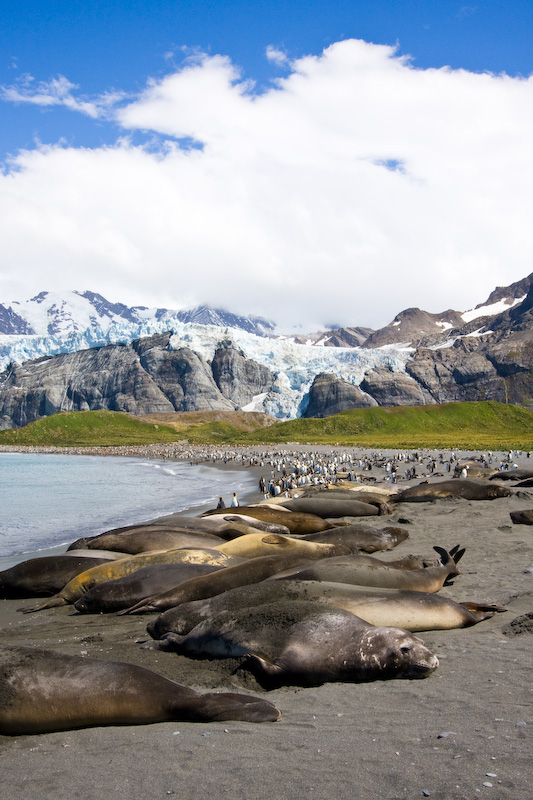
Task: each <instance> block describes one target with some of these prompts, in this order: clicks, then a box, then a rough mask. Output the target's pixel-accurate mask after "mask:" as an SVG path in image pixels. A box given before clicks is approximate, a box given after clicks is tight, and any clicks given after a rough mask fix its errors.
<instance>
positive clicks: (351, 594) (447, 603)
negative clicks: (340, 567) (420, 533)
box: [147, 579, 505, 639]
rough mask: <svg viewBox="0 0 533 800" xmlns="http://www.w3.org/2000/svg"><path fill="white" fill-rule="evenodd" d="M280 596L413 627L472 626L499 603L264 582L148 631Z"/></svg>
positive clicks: (178, 627)
mask: <svg viewBox="0 0 533 800" xmlns="http://www.w3.org/2000/svg"><path fill="white" fill-rule="evenodd" d="M280 601H284V602H286V603H287V607H289V604H290V603H295V602H320V603H324V604H325V605H327V606H330V607H332V608H337V609H343V610H344V611H349V612H350V613H351V614H355V615H356V616H358V617H360V618H361V619H364V620H365V621H366V622H369V623H370V624H371V625H376V626H379V627H381V626H393V627H397V628H404V629H405V630H408V631H411V632H418V631H428V630H450V629H452V628H466V627H470V626H471V625H476V624H477V623H478V622H481V621H482V620H485V619H490V618H491V617H493V616H494V614H496V613H497V612H498V611H505V609H504V608H502V607H501V606H496V605H482V604H477V603H456V602H455V601H454V600H451V599H449V598H447V597H442V596H440V595H437V594H432V593H425V592H411V591H401V590H397V589H373V588H371V587H362V586H353V585H352V584H342V583H330V582H318V581H293V580H289V579H287V580H284V581H276V582H274V581H263V582H261V583H258V584H255V585H253V586H242V587H239V588H236V589H231V590H229V591H227V592H224V594H221V595H217V596H216V597H210V598H206V599H205V600H197V601H195V602H192V603H183V604H182V605H180V606H178V607H176V608H171V609H169V610H168V611H165V612H164V613H163V614H160V615H159V617H157V618H156V619H155V620H151V621H150V623H149V624H148V626H147V630H148V633H149V634H150V636H152V638H154V639H161V638H162V637H164V636H165V635H166V634H167V633H177V634H179V635H181V636H184V635H186V634H187V633H190V631H191V630H192V629H193V628H194V627H196V625H198V624H199V623H200V622H203V621H204V620H206V619H212V618H214V617H216V616H217V615H218V614H221V613H223V612H224V613H239V612H240V610H241V609H243V608H252V607H257V606H262V605H270V604H272V603H279V602H280Z"/></svg>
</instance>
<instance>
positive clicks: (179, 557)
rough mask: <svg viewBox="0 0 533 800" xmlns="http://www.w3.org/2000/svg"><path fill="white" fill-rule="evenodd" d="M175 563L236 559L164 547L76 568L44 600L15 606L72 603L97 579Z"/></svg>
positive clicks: (31, 608)
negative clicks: (58, 589) (75, 573)
mask: <svg viewBox="0 0 533 800" xmlns="http://www.w3.org/2000/svg"><path fill="white" fill-rule="evenodd" d="M178 563H184V564H186V563H188V564H214V565H219V566H227V565H229V564H232V563H233V564H235V563H236V559H234V558H233V557H231V556H227V555H225V553H220V552H218V550H167V551H165V552H164V553H143V554H141V555H138V556H130V557H129V558H123V559H120V560H119V561H106V562H105V563H104V564H98V566H96V567H92V568H91V569H87V570H85V571H84V572H80V573H79V575H76V577H74V578H72V580H70V581H69V582H68V583H67V584H65V586H63V588H62V589H61V591H60V592H58V593H57V594H55V595H54V596H53V597H50V598H49V599H48V600H44V601H43V602H42V603H38V604H37V605H34V606H27V607H26V608H19V609H18V610H19V611H22V612H23V613H24V614H28V613H30V612H32V611H42V609H43V608H53V607H54V606H64V605H68V604H69V603H75V602H76V600H78V599H79V598H80V597H82V595H84V594H85V592H87V591H89V589H91V588H92V587H93V586H96V584H97V583H103V582H104V581H110V580H114V579H115V578H123V577H124V576H125V575H131V574H132V573H133V572H136V570H138V569H142V567H147V566H150V564H178Z"/></svg>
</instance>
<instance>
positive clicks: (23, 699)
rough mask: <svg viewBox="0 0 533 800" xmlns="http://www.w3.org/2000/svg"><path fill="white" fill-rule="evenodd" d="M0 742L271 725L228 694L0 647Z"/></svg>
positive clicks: (133, 670)
mask: <svg viewBox="0 0 533 800" xmlns="http://www.w3.org/2000/svg"><path fill="white" fill-rule="evenodd" d="M0 695H1V697H2V703H1V705H0V734H4V735H6V734H7V735H20V734H34V733H49V732H50V731H62V730H70V729H72V728H86V727H90V726H93V725H144V724H147V723H150V722H165V721H167V720H187V721H189V722H215V721H217V720H228V719H238V720H246V721H248V722H273V721H275V720H277V719H279V716H280V713H279V711H278V710H277V709H276V708H274V706H273V705H272V704H271V703H268V702H266V701H265V700H260V699H258V698H256V697H253V696H250V695H243V694H232V693H221V694H217V693H208V694H203V695H202V694H199V693H198V692H195V691H193V689H188V688H187V687H185V686H180V685H179V684H177V683H174V681H169V680H167V678H163V677H162V676H161V675H158V674H157V673H155V672H151V671H150V670H148V669H144V668H143V667H138V666H135V665H134V664H125V663H121V662H116V661H100V660H98V659H95V658H82V657H80V656H68V655H64V654H63V653H55V652H53V651H51V650H41V649H37V648H35V649H34V648H30V647H14V646H9V645H2V646H0Z"/></svg>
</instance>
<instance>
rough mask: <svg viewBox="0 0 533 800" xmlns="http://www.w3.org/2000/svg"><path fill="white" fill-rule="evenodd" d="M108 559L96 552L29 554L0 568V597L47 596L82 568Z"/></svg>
mask: <svg viewBox="0 0 533 800" xmlns="http://www.w3.org/2000/svg"><path fill="white" fill-rule="evenodd" d="M107 561H108V559H106V558H97V557H96V554H94V555H93V557H92V558H86V557H84V556H77V555H68V556H67V555H58V556H41V557H40V558H29V559H28V560H27V561H23V562H22V563H20V564H15V566H14V567H9V569H5V570H3V572H0V597H2V598H4V599H8V598H19V597H46V596H47V595H52V594H56V593H57V592H60V591H61V589H62V588H63V586H64V585H65V584H66V583H68V582H69V581H70V580H72V578H74V577H75V576H76V575H79V574H80V572H85V570H87V569H90V568H91V567H96V566H97V565H98V564H105V563H106V562H107Z"/></svg>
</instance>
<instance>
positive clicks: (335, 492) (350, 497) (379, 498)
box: [285, 485, 395, 516]
mask: <svg viewBox="0 0 533 800" xmlns="http://www.w3.org/2000/svg"><path fill="white" fill-rule="evenodd" d="M391 494H395V492H391ZM308 498H313V499H317V500H324V499H325V500H346V501H348V502H352V501H354V500H358V501H360V502H362V503H368V504H369V505H371V506H376V508H377V509H378V512H379V513H380V514H392V510H393V509H392V507H391V506H390V505H389V503H387V498H388V495H384V494H382V493H381V492H374V491H373V490H372V489H369V488H363V487H361V491H359V492H354V491H353V490H352V489H343V488H342V487H341V488H339V487H338V486H337V485H335V488H333V489H331V488H328V487H326V486H311V487H309V488H308V489H304V491H303V492H302V493H301V494H298V495H293V497H292V499H293V500H301V499H308ZM286 507H287V506H285V508H286ZM335 516H337V515H335ZM343 516H344V515H343ZM345 516H354V515H350V514H346V515H345Z"/></svg>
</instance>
